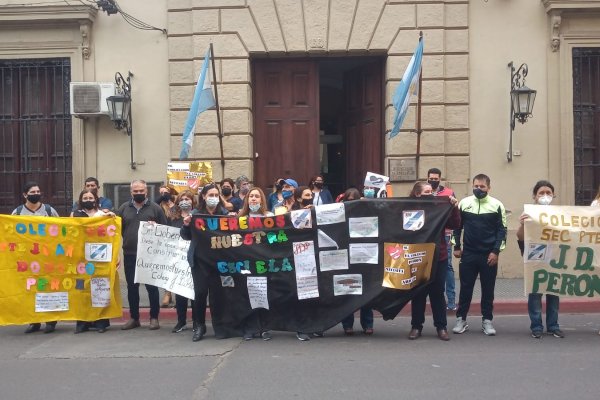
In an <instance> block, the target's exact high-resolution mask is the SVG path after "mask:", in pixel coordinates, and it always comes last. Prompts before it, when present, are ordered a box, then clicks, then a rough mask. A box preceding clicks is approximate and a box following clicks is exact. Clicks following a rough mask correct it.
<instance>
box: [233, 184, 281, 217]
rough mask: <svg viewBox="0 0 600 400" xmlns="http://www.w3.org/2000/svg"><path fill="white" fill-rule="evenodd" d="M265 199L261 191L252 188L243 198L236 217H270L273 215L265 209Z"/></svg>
mask: <svg viewBox="0 0 600 400" xmlns="http://www.w3.org/2000/svg"><path fill="white" fill-rule="evenodd" d="M267 207H268V206H267V197H266V196H265V193H264V192H263V191H262V189H260V188H257V187H254V188H252V189H250V191H249V192H248V194H247V195H246V197H244V205H243V206H242V209H241V210H240V212H239V214H238V216H240V217H244V216H246V215H249V216H251V217H272V216H273V213H272V212H271V211H269V210H268V208H267Z"/></svg>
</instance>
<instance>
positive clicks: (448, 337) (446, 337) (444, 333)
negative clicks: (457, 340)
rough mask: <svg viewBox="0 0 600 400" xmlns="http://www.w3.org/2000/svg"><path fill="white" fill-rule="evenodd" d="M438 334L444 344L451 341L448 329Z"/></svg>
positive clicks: (441, 330)
mask: <svg viewBox="0 0 600 400" xmlns="http://www.w3.org/2000/svg"><path fill="white" fill-rule="evenodd" d="M437 333H438V337H439V338H440V340H443V341H444V342H447V341H448V340H450V336H448V331H447V330H446V329H440V330H439V331H437Z"/></svg>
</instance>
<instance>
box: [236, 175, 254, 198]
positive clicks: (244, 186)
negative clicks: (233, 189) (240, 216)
mask: <svg viewBox="0 0 600 400" xmlns="http://www.w3.org/2000/svg"><path fill="white" fill-rule="evenodd" d="M235 185H236V186H237V188H238V191H237V193H236V194H235V196H236V197H238V198H239V199H240V200H241V201H242V202H243V201H244V198H245V197H246V195H247V194H248V192H249V191H250V188H251V185H250V180H249V179H248V177H247V176H246V175H240V176H238V178H237V179H236V180H235Z"/></svg>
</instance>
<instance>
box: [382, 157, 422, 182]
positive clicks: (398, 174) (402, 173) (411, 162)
mask: <svg viewBox="0 0 600 400" xmlns="http://www.w3.org/2000/svg"><path fill="white" fill-rule="evenodd" d="M388 162H389V164H388V167H389V168H388V170H389V175H390V181H392V182H414V181H416V180H417V158H416V157H404V158H390V159H389V160H388Z"/></svg>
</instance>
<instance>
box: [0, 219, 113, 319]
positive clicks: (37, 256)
mask: <svg viewBox="0 0 600 400" xmlns="http://www.w3.org/2000/svg"><path fill="white" fill-rule="evenodd" d="M120 247H121V218H119V217H116V218H111V217H98V218H51V217H37V216H35V217H32V216H9V215H0V259H1V260H2V262H0V282H1V284H0V310H2V312H0V325H10V324H27V323H32V322H45V321H61V320H82V321H94V320H97V319H102V318H119V317H121V316H122V315H123V312H122V305H121V293H120V290H119V278H118V275H117V269H116V266H117V261H118V257H119V249H120Z"/></svg>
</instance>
